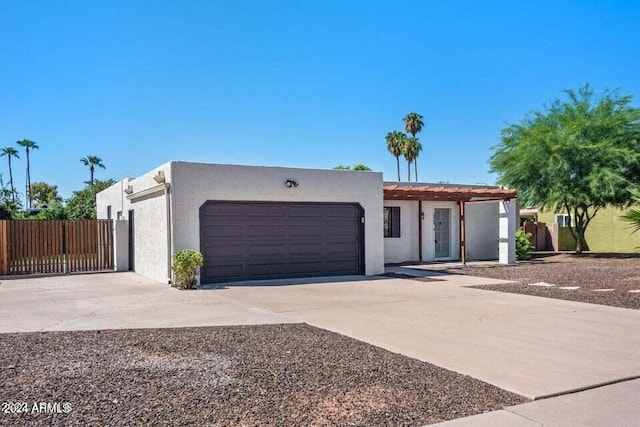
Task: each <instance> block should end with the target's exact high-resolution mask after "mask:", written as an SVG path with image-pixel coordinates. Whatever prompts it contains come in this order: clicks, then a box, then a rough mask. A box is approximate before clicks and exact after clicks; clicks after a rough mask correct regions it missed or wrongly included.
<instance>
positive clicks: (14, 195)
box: [8, 156, 16, 205]
mask: <svg viewBox="0 0 640 427" xmlns="http://www.w3.org/2000/svg"><path fill="white" fill-rule="evenodd" d="M8 157H9V183H10V184H11V199H12V200H13V204H14V205H15V204H16V189H15V188H14V187H13V171H12V170H11V156H8Z"/></svg>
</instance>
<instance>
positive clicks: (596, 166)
mask: <svg viewBox="0 0 640 427" xmlns="http://www.w3.org/2000/svg"><path fill="white" fill-rule="evenodd" d="M565 95H566V96H565V97H564V98H563V99H558V100H556V101H553V102H552V103H550V104H549V105H547V106H546V107H545V108H544V109H543V110H541V111H535V112H533V113H531V114H529V115H528V116H526V117H525V118H524V119H522V120H521V121H520V122H519V123H516V124H512V125H510V126H508V127H507V128H505V129H503V130H502V134H501V136H502V142H501V143H500V144H499V145H497V146H496V147H494V154H493V156H492V157H491V160H490V164H491V171H492V172H497V173H498V174H499V179H498V183H499V184H501V185H506V186H509V187H511V188H516V189H517V190H518V197H519V199H520V200H521V201H522V202H524V203H525V204H527V205H533V206H538V207H540V208H541V209H545V208H550V209H553V210H554V211H556V212H566V213H567V214H568V215H571V216H572V218H573V221H574V224H575V227H571V228H570V230H571V233H572V235H573V237H574V238H575V239H576V252H577V253H582V251H583V250H584V248H585V247H586V245H585V238H584V235H585V231H586V229H587V227H588V226H589V223H590V222H591V220H592V219H593V217H594V216H595V215H596V214H597V213H598V211H599V210H600V209H602V208H603V207H605V206H607V205H614V206H618V207H620V206H624V205H625V204H627V203H628V202H629V201H630V193H629V191H627V188H628V187H629V186H633V185H634V184H635V183H637V182H638V181H639V180H640V175H638V174H635V176H634V173H633V171H637V170H638V168H639V167H640V154H639V153H640V138H638V136H639V135H640V110H638V109H637V108H633V107H632V106H631V105H630V102H631V99H632V97H631V96H621V95H620V94H619V92H618V91H610V90H606V91H604V92H603V93H602V94H601V95H599V96H596V95H594V91H593V90H592V89H591V87H590V86H589V85H585V86H582V87H580V88H579V89H578V90H566V91H565Z"/></svg>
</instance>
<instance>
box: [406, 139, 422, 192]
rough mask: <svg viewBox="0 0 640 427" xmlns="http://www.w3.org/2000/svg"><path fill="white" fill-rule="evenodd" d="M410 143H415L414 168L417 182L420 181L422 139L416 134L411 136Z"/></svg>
mask: <svg viewBox="0 0 640 427" xmlns="http://www.w3.org/2000/svg"><path fill="white" fill-rule="evenodd" d="M409 139H410V144H412V145H413V168H414V170H415V178H416V182H418V156H419V155H420V152H421V151H422V144H420V140H419V139H418V138H416V137H414V136H412V137H410V138H409Z"/></svg>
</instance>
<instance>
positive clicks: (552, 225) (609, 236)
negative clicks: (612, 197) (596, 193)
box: [537, 207, 640, 253]
mask: <svg viewBox="0 0 640 427" xmlns="http://www.w3.org/2000/svg"><path fill="white" fill-rule="evenodd" d="M624 212H625V209H620V208H615V207H607V208H605V209H601V210H600V211H598V213H597V214H596V216H595V217H594V218H593V219H592V220H591V222H590V223H589V226H588V227H587V231H586V233H585V240H586V243H587V247H588V250H589V251H591V252H621V253H625V252H634V250H635V248H636V247H637V246H638V244H639V243H640V235H638V234H637V233H636V234H631V229H630V228H629V223H627V222H625V221H623V220H622V218H621V217H620V216H621V215H622V214H623V213H624ZM537 219H538V222H540V223H545V224H546V226H547V229H548V235H549V236H550V238H549V239H548V242H547V249H548V250H553V251H574V250H575V249H576V241H575V239H574V238H573V236H572V235H571V231H570V230H569V227H571V226H572V224H573V218H572V217H571V216H570V215H567V214H566V213H556V212H538V214H537Z"/></svg>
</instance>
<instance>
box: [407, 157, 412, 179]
mask: <svg viewBox="0 0 640 427" xmlns="http://www.w3.org/2000/svg"><path fill="white" fill-rule="evenodd" d="M407 181H408V182H411V162H410V161H409V160H407Z"/></svg>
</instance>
